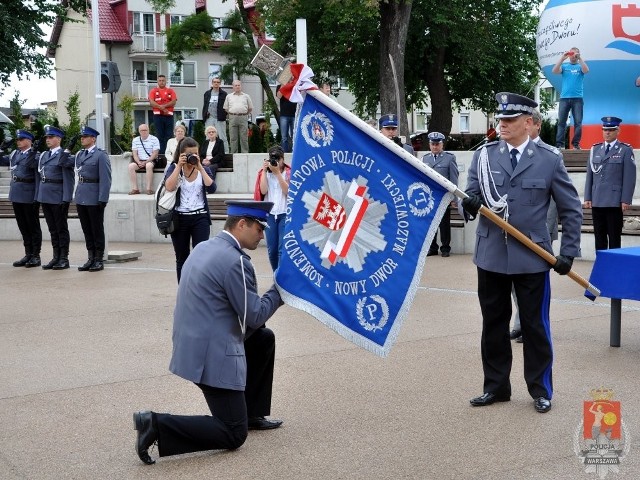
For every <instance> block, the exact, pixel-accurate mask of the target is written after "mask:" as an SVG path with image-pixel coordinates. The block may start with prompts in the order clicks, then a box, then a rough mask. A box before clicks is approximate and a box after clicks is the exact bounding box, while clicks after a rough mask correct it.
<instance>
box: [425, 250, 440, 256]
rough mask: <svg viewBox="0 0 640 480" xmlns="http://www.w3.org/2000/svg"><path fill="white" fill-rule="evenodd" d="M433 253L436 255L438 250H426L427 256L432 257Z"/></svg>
mask: <svg viewBox="0 0 640 480" xmlns="http://www.w3.org/2000/svg"><path fill="white" fill-rule="evenodd" d="M434 255H438V251H437V250H436V251H435V252H434V251H433V250H429V251H428V252H427V257H433V256H434Z"/></svg>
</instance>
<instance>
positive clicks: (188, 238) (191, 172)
mask: <svg viewBox="0 0 640 480" xmlns="http://www.w3.org/2000/svg"><path fill="white" fill-rule="evenodd" d="M198 148H199V146H198V142H196V141H195V140H194V139H193V138H191V137H184V138H183V139H182V140H180V142H179V143H178V146H177V148H176V151H175V153H174V155H173V163H171V165H169V168H168V169H167V173H166V174H165V178H166V181H165V187H166V189H167V191H169V192H173V191H174V190H175V189H176V188H179V189H180V191H179V192H178V194H177V196H176V197H177V198H176V206H175V211H176V212H177V213H178V226H177V228H176V229H175V231H174V232H173V233H172V234H171V242H172V243H173V249H174V250H175V253H176V272H177V274H178V283H180V273H181V271H182V265H184V262H185V261H186V260H187V257H188V256H189V253H190V252H191V248H190V246H191V247H192V248H195V246H196V245H197V244H199V243H200V242H204V241H205V240H208V239H209V233H210V228H211V215H210V214H209V203H208V202H207V194H208V193H215V191H216V182H215V181H214V179H213V173H212V172H211V169H210V168H209V167H207V166H204V165H202V162H201V161H200V157H199V156H198ZM190 244H191V245H190Z"/></svg>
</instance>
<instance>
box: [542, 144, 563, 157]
mask: <svg viewBox="0 0 640 480" xmlns="http://www.w3.org/2000/svg"><path fill="white" fill-rule="evenodd" d="M538 147H539V148H542V149H544V150H547V151H548V152H552V153H555V154H556V155H560V150H558V147H554V146H552V145H549V144H548V143H538Z"/></svg>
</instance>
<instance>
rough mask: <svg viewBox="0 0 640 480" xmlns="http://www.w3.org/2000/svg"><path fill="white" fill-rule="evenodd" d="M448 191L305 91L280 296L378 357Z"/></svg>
mask: <svg viewBox="0 0 640 480" xmlns="http://www.w3.org/2000/svg"><path fill="white" fill-rule="evenodd" d="M455 190H456V187H455V185H453V184H452V183H450V182H449V181H448V180H446V179H445V178H444V177H442V176H440V175H439V174H437V173H436V172H434V171H433V170H431V169H429V168H428V167H427V166H425V165H423V164H422V163H421V162H420V161H418V160H417V159H416V158H415V157H413V156H412V155H410V154H409V153H407V152H406V151H405V150H404V149H403V148H402V147H400V146H398V145H396V144H395V143H393V141H391V140H389V139H387V138H386V137H384V136H383V135H381V134H380V133H379V132H378V131H376V130H375V129H373V128H372V127H370V126H369V125H366V124H365V123H364V122H363V121H361V120H360V119H358V118H357V117H355V116H354V115H352V114H351V113H350V112H348V111H347V110H345V109H344V108H342V107H341V106H340V105H339V104H338V103H337V102H335V101H334V100H333V99H331V98H330V97H328V96H326V95H324V94H323V93H320V92H319V91H317V90H311V91H308V92H307V93H306V97H305V99H304V102H303V104H302V108H301V109H300V110H299V112H298V118H297V128H296V134H295V141H294V150H293V160H292V165H291V179H290V184H289V193H288V196H287V217H286V223H285V234H284V239H283V242H282V256H281V258H280V262H279V267H278V269H277V270H276V274H275V279H276V284H277V285H278V287H279V289H280V293H281V295H282V298H283V299H284V301H285V303H287V304H289V305H291V306H293V307H296V308H298V309H301V310H303V311H305V312H308V313H310V314H311V315H313V316H314V317H316V318H317V319H318V320H320V321H321V322H322V323H324V324H325V325H327V326H329V327H331V328H332V329H333V330H335V331H336V332H337V333H339V334H340V335H342V336H343V337H344V338H346V339H348V340H350V341H352V342H353V343H355V344H357V345H359V346H361V347H364V348H366V349H367V350H370V351H371V352H374V353H376V354H377V355H380V356H386V355H387V354H388V353H389V350H390V348H391V346H392V345H393V343H394V342H395V340H396V338H397V336H398V333H399V331H400V327H401V325H402V322H403V320H404V319H405V318H406V316H407V314H408V311H409V308H410V307H411V303H412V301H413V298H414V296H415V293H416V289H417V288H418V284H419V282H420V277H421V275H422V268H423V266H424V262H425V258H426V254H427V251H428V249H429V245H430V244H431V241H432V239H433V236H434V234H435V233H436V230H437V228H438V224H439V223H440V219H441V218H442V216H443V214H444V212H445V209H446V208H448V206H449V203H450V202H451V201H452V200H453V198H454V197H453V194H452V193H450V192H453V191H455Z"/></svg>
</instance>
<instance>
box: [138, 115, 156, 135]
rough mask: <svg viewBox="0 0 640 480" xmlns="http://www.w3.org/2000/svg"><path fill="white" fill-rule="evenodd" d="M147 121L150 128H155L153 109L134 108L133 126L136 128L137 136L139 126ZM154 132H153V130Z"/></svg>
mask: <svg viewBox="0 0 640 480" xmlns="http://www.w3.org/2000/svg"><path fill="white" fill-rule="evenodd" d="M142 123H146V124H147V125H149V127H150V128H153V127H152V125H153V111H152V110H134V111H133V126H134V128H135V130H136V134H135V136H136V137H137V136H138V127H139V126H140V124H142ZM151 134H153V132H151Z"/></svg>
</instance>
